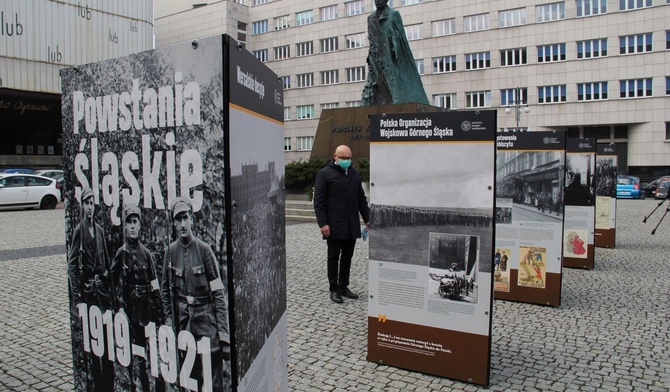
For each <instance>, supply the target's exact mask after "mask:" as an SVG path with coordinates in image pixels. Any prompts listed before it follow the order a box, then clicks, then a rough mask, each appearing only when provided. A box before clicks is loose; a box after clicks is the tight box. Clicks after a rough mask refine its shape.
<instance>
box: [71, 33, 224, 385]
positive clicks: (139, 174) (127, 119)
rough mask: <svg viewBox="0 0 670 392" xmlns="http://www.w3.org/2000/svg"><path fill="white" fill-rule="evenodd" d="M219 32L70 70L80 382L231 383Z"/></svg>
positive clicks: (74, 309)
mask: <svg viewBox="0 0 670 392" xmlns="http://www.w3.org/2000/svg"><path fill="white" fill-rule="evenodd" d="M221 59H222V40H221V38H220V37H214V38H212V39H207V40H201V41H200V45H199V46H198V47H197V48H194V47H192V45H191V43H190V42H189V43H188V44H185V45H175V46H172V47H167V48H162V49H157V50H152V51H148V52H143V53H138V54H133V55H130V56H127V57H122V58H117V59H112V60H108V61H104V62H100V63H94V64H88V65H82V66H78V67H76V68H69V69H65V70H63V71H62V73H61V76H62V91H63V95H62V120H63V150H64V157H63V161H64V172H65V181H66V186H65V189H66V194H65V221H66V225H65V227H66V241H67V254H68V277H69V289H70V290H69V292H70V306H71V329H72V351H73V375H74V389H75V390H77V391H91V390H95V391H107V390H109V391H111V390H114V391H131V390H141V391H161V390H166V389H170V388H172V389H174V387H170V385H173V386H181V387H183V388H189V389H209V390H214V391H227V390H231V376H230V371H231V364H230V362H229V359H228V357H229V355H230V353H229V352H230V333H229V317H228V312H229V308H228V301H227V299H228V279H227V265H226V264H227V260H226V239H225V238H226V230H227V229H228V228H227V227H226V225H225V222H226V219H225V218H226V217H225V210H224V209H223V208H221V206H223V205H224V204H225V199H224V182H225V181H224V177H225V175H224V166H223V158H224V157H223V150H224V149H223V148H224V129H223V123H224V114H223V90H224V79H223V74H222V72H223V69H222V62H221Z"/></svg>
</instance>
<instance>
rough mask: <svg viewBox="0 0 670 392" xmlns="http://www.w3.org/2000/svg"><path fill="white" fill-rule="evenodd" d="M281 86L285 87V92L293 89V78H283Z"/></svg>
mask: <svg viewBox="0 0 670 392" xmlns="http://www.w3.org/2000/svg"><path fill="white" fill-rule="evenodd" d="M281 84H282V86H283V87H284V90H288V89H290V88H291V77H290V76H282V77H281Z"/></svg>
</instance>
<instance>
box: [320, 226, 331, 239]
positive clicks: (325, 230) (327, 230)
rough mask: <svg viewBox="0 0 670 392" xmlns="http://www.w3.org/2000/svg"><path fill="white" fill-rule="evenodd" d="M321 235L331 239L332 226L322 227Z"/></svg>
mask: <svg viewBox="0 0 670 392" xmlns="http://www.w3.org/2000/svg"><path fill="white" fill-rule="evenodd" d="M321 235H323V236H324V237H326V238H328V237H330V226H328V225H323V226H321Z"/></svg>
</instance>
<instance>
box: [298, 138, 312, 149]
mask: <svg viewBox="0 0 670 392" xmlns="http://www.w3.org/2000/svg"><path fill="white" fill-rule="evenodd" d="M297 139H298V151H310V150H311V149H312V144H314V136H298V137H297Z"/></svg>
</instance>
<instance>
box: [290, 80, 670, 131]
mask: <svg viewBox="0 0 670 392" xmlns="http://www.w3.org/2000/svg"><path fill="white" fill-rule="evenodd" d="M567 90H568V88H567V85H565V84H561V85H553V86H539V87H538V88H537V103H538V104H548V103H561V102H567ZM517 91H518V93H519V96H517ZM665 94H666V95H670V77H666V78H665ZM491 95H492V92H491V90H485V91H470V92H466V93H465V108H466V109H476V108H487V107H491ZM651 96H652V78H644V79H629V80H620V81H619V98H642V97H651ZM606 99H609V83H608V82H591V83H577V101H580V102H584V101H601V100H606ZM527 101H528V88H526V87H524V88H519V89H518V90H517V89H514V88H512V89H503V90H500V106H501V107H506V106H513V105H515V104H517V103H523V104H525V103H527ZM360 105H361V101H349V102H346V103H345V106H346V107H356V106H360ZM433 105H434V106H438V107H442V108H446V109H457V108H458V104H457V100H456V93H449V94H435V95H433ZM338 107H339V103H324V104H321V110H324V109H336V108H338ZM314 117H315V115H314V105H299V106H297V107H296V119H298V120H305V119H311V118H314ZM284 120H291V108H290V107H285V108H284Z"/></svg>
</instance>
